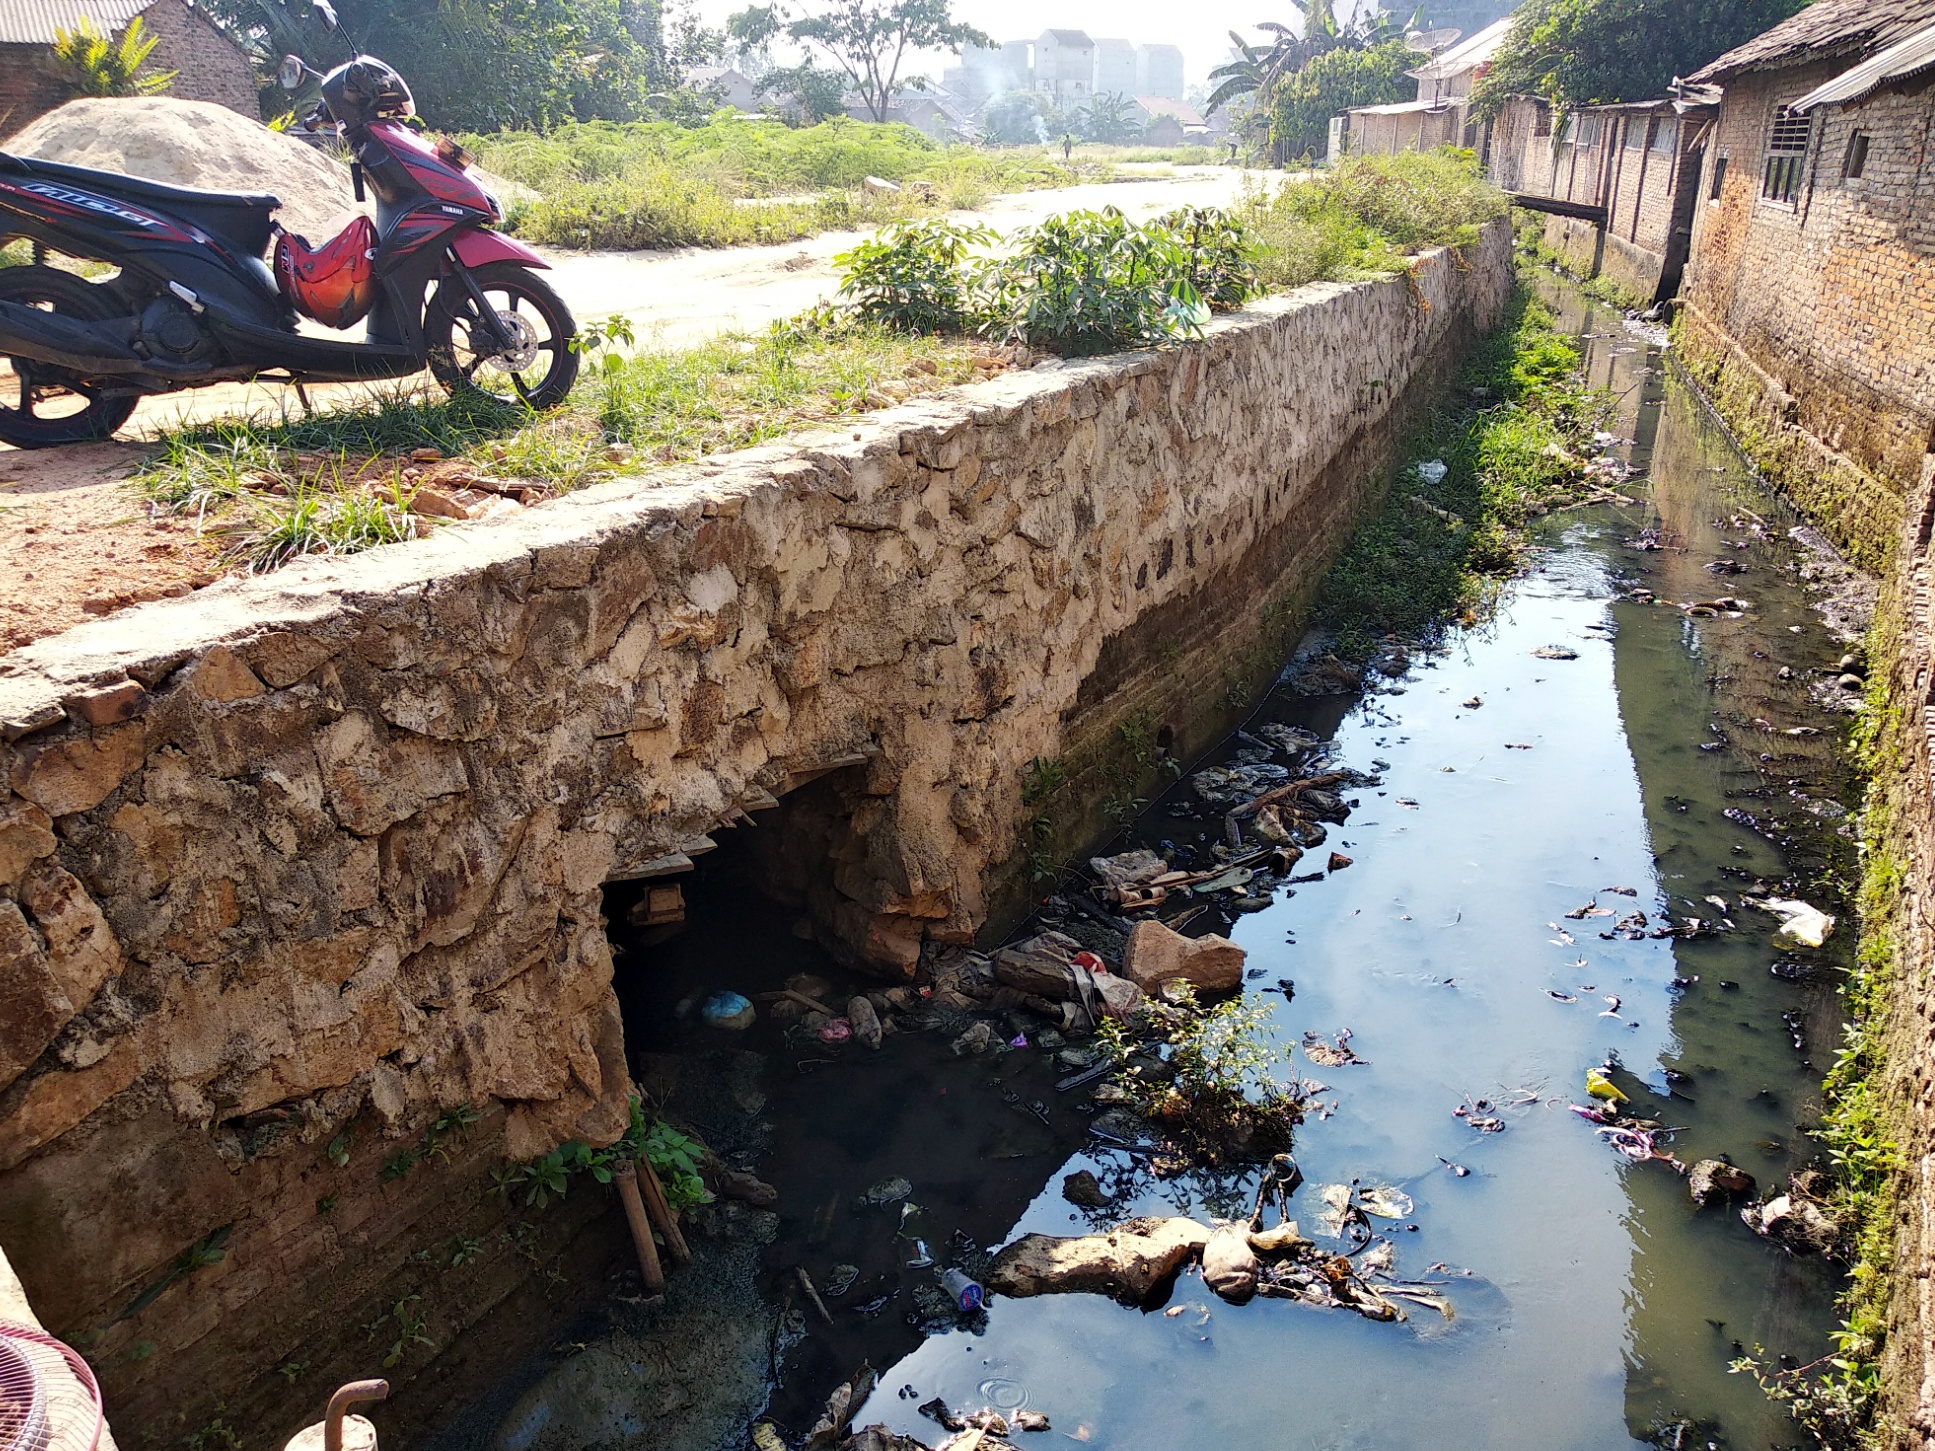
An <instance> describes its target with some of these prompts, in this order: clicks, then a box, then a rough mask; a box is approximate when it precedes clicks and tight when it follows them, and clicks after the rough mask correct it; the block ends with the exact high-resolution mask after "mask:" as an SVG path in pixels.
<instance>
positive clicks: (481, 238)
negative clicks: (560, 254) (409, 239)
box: [451, 231, 551, 270]
mask: <svg viewBox="0 0 1935 1451" xmlns="http://www.w3.org/2000/svg"><path fill="white" fill-rule="evenodd" d="M451 250H452V251H454V252H456V254H457V260H458V261H459V262H461V263H463V264H464V266H466V267H482V266H483V265H484V264H485V263H486V262H522V263H523V264H524V265H525V266H526V267H543V268H545V269H547V270H548V269H549V268H550V266H551V264H550V263H549V262H546V261H545V260H544V259H543V258H542V257H540V256H538V254H537V253H536V252H533V251H532V250H531V249H530V248H529V247H527V246H525V245H524V244H523V243H522V242H520V241H517V240H516V239H515V238H512V237H506V236H505V235H504V234H503V233H502V232H484V231H476V232H465V233H464V234H463V235H462V236H461V237H459V238H458V239H457V240H456V241H455V242H453V243H451Z"/></svg>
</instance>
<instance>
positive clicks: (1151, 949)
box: [1122, 922, 1244, 993]
mask: <svg viewBox="0 0 1935 1451" xmlns="http://www.w3.org/2000/svg"><path fill="white" fill-rule="evenodd" d="M1243 956H1244V954H1243V949H1242V948H1240V947H1238V946H1237V945H1236V944H1235V943H1234V942H1231V941H1230V940H1229V939H1228V938H1227V937H1216V936H1209V937H1185V936H1183V935H1182V934H1181V933H1180V932H1174V931H1171V930H1170V929H1169V928H1167V927H1165V926H1163V925H1162V923H1160V922H1138V923H1136V924H1135V930H1134V931H1133V932H1131V933H1130V934H1129V945H1128V947H1127V949H1126V950H1125V951H1124V952H1123V955H1122V976H1124V977H1126V978H1128V979H1129V981H1130V982H1132V983H1134V984H1135V985H1136V986H1137V987H1139V988H1141V989H1142V990H1143V991H1144V992H1145V993H1152V992H1154V991H1155V990H1156V989H1157V988H1158V987H1160V986H1161V985H1162V984H1163V983H1165V982H1171V981H1174V980H1175V979H1177V978H1182V979H1183V980H1184V981H1186V982H1189V983H1191V984H1192V985H1194V986H1195V988H1196V989H1197V990H1198V991H1200V992H1234V991H1236V989H1237V988H1238V987H1240V986H1242V983H1243Z"/></svg>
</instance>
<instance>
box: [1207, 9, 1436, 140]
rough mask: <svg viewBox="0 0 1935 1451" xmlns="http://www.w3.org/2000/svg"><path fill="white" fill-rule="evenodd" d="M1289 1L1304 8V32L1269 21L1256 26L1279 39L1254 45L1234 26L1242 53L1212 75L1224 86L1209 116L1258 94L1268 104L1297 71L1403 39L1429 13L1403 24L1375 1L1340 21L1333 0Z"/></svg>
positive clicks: (1210, 105)
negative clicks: (1337, 54) (1338, 53)
mask: <svg viewBox="0 0 1935 1451" xmlns="http://www.w3.org/2000/svg"><path fill="white" fill-rule="evenodd" d="M1290 3H1291V4H1292V5H1294V6H1296V7H1297V9H1299V10H1301V11H1302V12H1303V34H1302V35H1301V36H1298V35H1297V34H1296V33H1295V32H1294V31H1293V30H1292V29H1291V28H1290V27H1289V26H1287V25H1284V24H1282V23H1281V22H1279V21H1275V20H1266V21H1264V22H1262V23H1261V24H1259V25H1258V26H1257V27H1256V28H1257V29H1258V30H1267V31H1269V32H1270V33H1271V34H1272V35H1274V36H1275V37H1276V39H1274V40H1273V41H1271V42H1270V44H1269V45H1267V46H1253V45H1251V44H1249V43H1248V42H1247V41H1245V40H1244V39H1243V37H1242V36H1240V35H1238V34H1237V33H1236V32H1235V31H1234V30H1232V31H1231V32H1230V40H1231V41H1232V42H1233V43H1234V44H1235V46H1236V49H1237V52H1238V55H1237V58H1236V59H1235V60H1232V61H1230V62H1229V63H1228V64H1226V65H1220V66H1218V67H1216V69H1214V70H1212V71H1211V72H1210V73H1209V78H1210V79H1211V80H1212V81H1216V82H1218V83H1219V84H1218V85H1217V87H1216V89H1215V90H1214V91H1212V92H1211V93H1210V97H1209V103H1208V104H1207V105H1206V106H1205V107H1204V108H1203V114H1204V115H1205V116H1210V115H1214V114H1215V113H1216V111H1217V110H1218V108H1220V107H1222V106H1224V105H1227V104H1228V103H1229V102H1231V101H1233V100H1235V99H1237V98H1238V97H1240V96H1250V95H1253V96H1255V97H1256V99H1257V104H1258V105H1260V106H1264V107H1267V106H1268V105H1269V103H1270V97H1271V93H1272V92H1273V91H1275V90H1276V88H1277V87H1278V86H1279V85H1281V84H1282V83H1283V80H1284V78H1285V77H1286V76H1290V75H1294V74H1295V73H1296V72H1297V71H1299V70H1301V69H1302V68H1303V67H1305V66H1307V65H1309V64H1310V63H1311V62H1312V61H1313V60H1315V59H1316V58H1317V57H1319V56H1321V55H1327V54H1328V53H1329V52H1331V51H1333V50H1371V49H1374V48H1375V47H1377V46H1381V45H1387V44H1389V43H1390V42H1391V41H1394V40H1400V39H1402V38H1403V36H1404V33H1405V32H1406V31H1407V30H1409V29H1412V28H1415V27H1416V25H1417V24H1418V22H1419V20H1420V18H1421V17H1422V16H1423V15H1424V6H1423V5H1420V6H1418V8H1417V9H1416V10H1415V11H1413V12H1412V14H1411V18H1410V20H1408V21H1407V22H1405V24H1403V25H1399V24H1398V23H1397V22H1396V21H1394V20H1393V19H1392V18H1391V12H1390V11H1388V10H1385V9H1384V8H1382V7H1381V6H1376V5H1373V6H1372V7H1371V8H1370V9H1368V10H1366V11H1364V12H1363V13H1362V14H1360V15H1356V16H1353V17H1352V18H1351V20H1350V21H1349V22H1347V23H1345V24H1342V25H1340V24H1338V21H1337V12H1336V10H1335V9H1334V8H1333V7H1332V0H1290Z"/></svg>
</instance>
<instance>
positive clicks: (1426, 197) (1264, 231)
mask: <svg viewBox="0 0 1935 1451" xmlns="http://www.w3.org/2000/svg"><path fill="white" fill-rule="evenodd" d="M1509 209H1510V203H1509V202H1508V201H1507V200H1506V197H1505V194H1504V193H1503V192H1501V191H1499V190H1498V188H1496V187H1494V186H1493V185H1491V183H1490V182H1488V181H1486V180H1485V179H1484V177H1483V176H1482V175H1481V174H1480V172H1479V170H1478V166H1477V163H1476V161H1474V160H1473V159H1472V158H1471V155H1470V153H1469V152H1458V151H1452V150H1450V149H1449V148H1447V149H1443V150H1439V151H1428V152H1417V151H1406V152H1401V153H1399V154H1398V155H1396V156H1353V157H1348V158H1346V159H1345V160H1343V161H1341V162H1339V163H1338V164H1337V165H1336V166H1334V167H1332V168H1330V169H1329V170H1328V171H1325V172H1321V173H1319V174H1318V175H1316V176H1315V177H1312V178H1309V179H1299V180H1295V181H1284V182H1282V183H1280V184H1279V185H1278V187H1277V188H1276V190H1275V191H1274V192H1272V191H1270V190H1268V189H1267V188H1256V189H1251V190H1249V191H1247V192H1246V193H1245V195H1244V197H1243V200H1242V201H1241V203H1239V205H1238V206H1237V207H1236V208H1235V216H1236V220H1237V221H1238V222H1239V223H1241V225H1242V226H1243V227H1245V228H1246V229H1247V230H1248V231H1249V232H1250V233H1251V234H1252V235H1254V236H1255V237H1256V239H1257V241H1258V243H1259V246H1260V254H1259V260H1258V269H1259V273H1260V275H1261V278H1262V281H1263V282H1264V283H1266V284H1267V285H1269V286H1271V287H1301V286H1303V285H1304V284H1305V283H1308V282H1317V281H1330V282H1351V281H1356V280H1358V279H1360V278H1365V277H1375V276H1386V275H1389V274H1391V273H1394V272H1402V271H1403V270H1405V268H1406V266H1407V265H1408V262H1407V259H1408V257H1409V256H1410V255H1411V254H1413V253H1416V252H1420V251H1423V250H1425V249H1427V248H1431V247H1443V246H1453V247H1457V246H1471V245H1473V244H1474V243H1476V242H1477V240H1478V237H1479V232H1480V229H1481V228H1482V227H1483V226H1484V224H1485V223H1486V222H1488V221H1491V220H1493V219H1495V218H1497V217H1502V216H1505V215H1506V214H1507V212H1508V211H1509Z"/></svg>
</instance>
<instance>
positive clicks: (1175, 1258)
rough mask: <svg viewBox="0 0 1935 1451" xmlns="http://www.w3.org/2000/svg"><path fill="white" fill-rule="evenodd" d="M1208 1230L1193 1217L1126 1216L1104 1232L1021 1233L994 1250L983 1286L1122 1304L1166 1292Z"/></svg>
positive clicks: (1015, 1294) (1020, 1295) (1018, 1294)
mask: <svg viewBox="0 0 1935 1451" xmlns="http://www.w3.org/2000/svg"><path fill="white" fill-rule="evenodd" d="M1208 1242H1209V1230H1207V1229H1205V1228H1204V1227H1203V1226H1202V1225H1200V1224H1198V1223H1196V1221H1195V1220H1193V1219H1131V1220H1128V1221H1126V1222H1125V1223H1124V1224H1122V1225H1121V1226H1120V1227H1118V1228H1116V1229H1114V1230H1112V1231H1110V1232H1109V1233H1108V1234H1085V1235H1076V1236H1074V1237H1072V1238H1062V1237H1059V1236H1056V1235H1052V1234H1029V1235H1023V1236H1022V1237H1021V1238H1020V1239H1018V1240H1016V1241H1015V1242H1014V1243H1013V1244H1011V1245H1009V1246H1008V1247H1007V1248H1006V1249H1004V1250H1003V1251H1001V1253H1000V1254H999V1255H997V1256H995V1261H994V1266H993V1268H992V1269H990V1270H989V1271H988V1276H987V1287H988V1289H989V1290H991V1291H993V1292H994V1293H996V1294H998V1295H1007V1296H1009V1297H1010V1298H1012V1299H1017V1300H1020V1299H1026V1298H1027V1297H1028V1296H1030V1295H1056V1294H1068V1293H1083V1292H1087V1293H1093V1294H1099V1295H1109V1296H1112V1297H1113V1298H1115V1299H1117V1300H1120V1301H1121V1302H1122V1303H1123V1304H1125V1305H1145V1304H1148V1303H1150V1302H1151V1301H1153V1300H1155V1299H1156V1298H1157V1297H1158V1295H1159V1294H1166V1293H1167V1291H1168V1288H1169V1284H1170V1282H1171V1281H1172V1280H1173V1279H1174V1278H1175V1275H1176V1272H1177V1271H1178V1270H1180V1269H1181V1268H1182V1267H1183V1266H1184V1265H1186V1264H1188V1263H1189V1261H1191V1260H1193V1259H1194V1258H1196V1256H1197V1255H1198V1254H1200V1253H1201V1252H1202V1248H1203V1246H1204V1245H1205V1244H1207V1243H1208Z"/></svg>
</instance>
